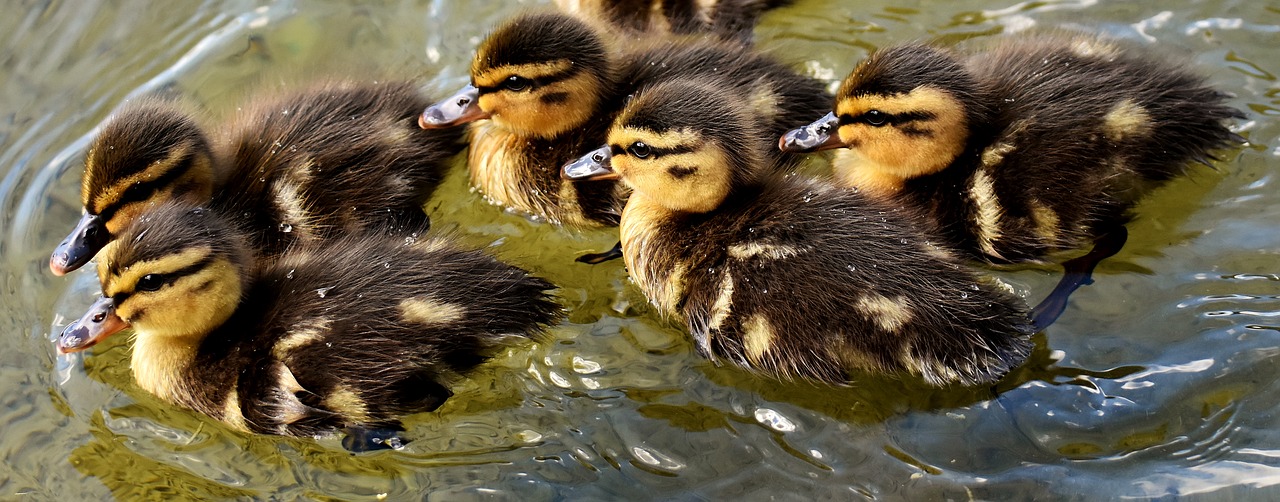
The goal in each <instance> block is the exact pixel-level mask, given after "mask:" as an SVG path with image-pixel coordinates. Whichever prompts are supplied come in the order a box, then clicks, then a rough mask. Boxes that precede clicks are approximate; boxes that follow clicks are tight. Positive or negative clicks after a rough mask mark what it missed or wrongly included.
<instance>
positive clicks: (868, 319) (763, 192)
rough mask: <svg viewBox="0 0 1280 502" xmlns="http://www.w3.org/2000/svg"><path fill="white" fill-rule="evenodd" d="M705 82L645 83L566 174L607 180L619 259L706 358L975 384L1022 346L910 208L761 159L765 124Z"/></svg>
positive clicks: (1002, 306)
mask: <svg viewBox="0 0 1280 502" xmlns="http://www.w3.org/2000/svg"><path fill="white" fill-rule="evenodd" d="M732 103H733V101H732V100H731V99H729V98H728V96H726V95H725V93H724V92H723V91H721V90H719V89H717V88H715V87H712V86H707V85H704V84H702V83H700V82H696V81H674V82H668V83H664V84H660V85H657V86H654V87H652V88H647V89H645V90H644V91H642V92H641V93H639V94H637V95H636V96H635V98H633V99H632V101H631V102H630V103H629V104H628V105H627V107H626V108H625V109H624V110H623V111H622V113H621V114H620V115H619V117H618V119H617V120H616V121H615V122H614V125H613V127H612V128H611V129H610V131H609V134H608V144H607V146H605V147H603V148H600V149H599V150H596V151H594V152H592V153H591V154H588V155H587V156H584V157H582V158H581V159H579V160H578V161H576V162H574V163H572V164H569V165H566V166H565V169H564V172H565V175H566V176H569V177H573V178H584V177H617V178H620V179H622V181H623V182H625V183H626V184H627V185H628V186H630V187H631V188H632V190H633V193H632V195H631V198H630V200H629V201H628V202H627V206H626V208H625V210H624V212H623V213H622V223H621V226H620V230H621V235H622V250H623V255H624V259H625V261H626V265H627V270H628V271H629V272H630V274H631V278H632V280H633V282H635V283H636V284H637V285H638V286H639V287H640V289H641V290H643V291H644V293H645V295H646V296H647V297H648V298H649V300H650V301H651V302H652V303H653V304H654V305H655V306H656V307H658V309H659V310H661V311H662V312H664V313H665V314H668V315H673V316H676V317H678V318H681V319H683V320H684V322H685V324H686V326H687V327H688V329H689V331H690V332H691V333H692V334H693V337H694V339H695V341H696V343H697V346H698V348H699V350H700V351H701V352H702V353H703V354H704V355H707V356H711V357H714V358H720V359H727V360H729V361H731V362H733V363H736V364H739V365H742V366H746V367H749V368H755V369H758V370H761V371H764V372H767V373H769V374H772V375H777V376H782V377H804V378H811V379H816V380H821V381H825V382H844V381H846V378H847V374H846V372H847V371H849V370H865V371H872V372H911V373H915V374H918V375H920V376H922V377H923V378H924V380H926V381H927V382H929V383H931V384H934V385H948V384H955V383H959V384H965V385H975V384H987V383H991V382H994V381H996V380H998V379H999V378H1000V377H1001V376H1002V375H1004V374H1005V373H1006V372H1008V371H1009V370H1010V369H1011V368H1013V367H1016V366H1017V365H1018V364H1020V363H1021V362H1022V361H1023V360H1024V359H1025V358H1026V356H1027V354H1028V353H1029V350H1030V347H1031V344H1030V343H1029V341H1028V338H1027V335H1028V332H1029V325H1030V322H1029V320H1028V319H1027V317H1026V309H1025V307H1024V306H1022V305H1021V304H1020V302H1019V301H1018V300H1017V299H1016V298H1014V297H1013V296H1012V295H1010V294H1009V293H1007V292H1005V291H1003V290H1001V289H999V288H995V287H992V286H990V285H987V284H985V283H984V282H983V281H982V280H980V279H979V278H978V277H977V276H976V275H974V274H973V273H971V272H969V271H967V270H966V269H964V268H962V267H961V266H960V264H959V261H958V259H957V257H956V256H955V255H954V253H953V252H952V251H951V250H950V249H949V248H948V247H946V246H945V245H940V244H938V243H936V242H935V240H934V239H933V238H932V237H931V236H930V235H928V234H926V233H924V232H923V231H922V230H921V228H920V227H921V225H919V224H917V223H915V222H914V219H915V218H916V217H917V216H918V215H916V214H915V213H914V212H912V211H911V210H907V209H903V208H901V207H897V206H891V205H887V204H883V203H880V202H878V201H875V200H872V199H870V198H868V197H865V196H862V195H860V194H857V193H853V192H850V191H846V190H843V189H840V188H838V187H835V186H833V185H830V184H826V183H820V182H817V181H815V180H811V179H806V178H802V177H797V176H783V175H779V174H777V173H776V172H773V170H772V169H770V166H768V165H766V162H767V160H766V159H768V156H767V155H766V151H767V150H771V149H773V144H774V141H775V138H776V137H774V136H772V135H770V134H768V133H767V132H766V131H764V130H761V129H759V128H758V127H756V126H755V121H754V117H752V116H751V115H750V113H748V112H747V111H745V110H742V109H741V108H740V107H734V106H733V105H732Z"/></svg>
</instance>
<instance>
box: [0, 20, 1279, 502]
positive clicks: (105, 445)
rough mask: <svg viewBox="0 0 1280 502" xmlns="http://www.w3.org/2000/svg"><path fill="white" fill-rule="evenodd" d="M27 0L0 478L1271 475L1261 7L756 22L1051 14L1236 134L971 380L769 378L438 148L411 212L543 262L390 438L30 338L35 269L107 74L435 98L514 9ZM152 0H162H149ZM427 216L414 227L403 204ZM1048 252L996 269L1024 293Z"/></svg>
mask: <svg viewBox="0 0 1280 502" xmlns="http://www.w3.org/2000/svg"><path fill="white" fill-rule="evenodd" d="M347 3H348V2H332V3H330V2H318V1H297V2H277V3H269V4H266V5H265V6H260V5H258V4H256V3H253V2H247V1H236V0H209V1H207V2H204V3H203V4H196V3H185V2H184V3H179V4H175V5H172V6H168V7H166V8H165V9H155V8H151V7H150V5H149V3H148V2H142V1H137V0H124V1H119V2H92V1H88V2H71V3H58V2H52V3H38V2H23V3H21V4H19V5H20V6H21V7H20V8H17V7H14V6H12V5H11V6H8V7H6V9H5V10H6V12H5V15H4V16H0V37H4V38H5V40H4V41H5V43H4V45H3V47H5V49H3V53H0V172H3V173H4V176H3V178H0V215H2V218H0V235H3V238H0V250H3V252H2V253H0V256H2V257H3V270H2V271H0V281H2V290H3V294H4V301H3V305H2V306H0V309H2V310H0V328H3V329H0V346H3V347H4V350H3V351H0V382H3V383H0V423H3V424H6V426H5V433H4V434H3V436H2V437H0V457H2V458H3V460H4V461H3V462H2V463H0V498H4V499H10V498H19V496H22V498H24V499H35V500H46V499H47V500H53V499H59V500H82V499H102V498H108V497H116V498H121V499H134V498H139V497H144V496H145V497H155V498H160V497H179V498H201V499H205V498H215V499H225V498H267V497H278V498H280V499H295V498H300V497H303V498H317V499H328V498H333V499H376V498H380V497H385V498H387V499H389V500H400V499H408V498H414V499H421V498H429V499H435V500H454V499H458V498H462V497H464V496H465V497H467V498H481V497H486V498H487V497H497V498H505V499H516V498H519V499H521V500H545V499H555V498H595V499H614V498H624V497H625V498H649V497H652V498H681V499H692V498H704V497H705V498H730V497H737V496H748V497H751V498H765V497H775V498H781V499H804V500H808V499H812V498H815V497H821V496H826V497H829V498H837V499H853V498H884V499H900V498H912V499H920V498H925V497H929V498H939V497H946V498H954V499H965V498H979V499H1009V498H1019V499H1021V498H1031V497H1036V498H1041V499H1059V498H1065V499H1072V498H1075V499H1098V498H1117V497H1135V498H1157V497H1165V496H1168V495H1175V494H1176V495H1182V496H1191V497H1190V498H1202V499H1213V500H1218V499H1271V498H1275V497H1276V496H1277V493H1280V488H1277V487H1276V485H1277V484H1278V483H1280V433H1277V432H1275V431H1280V413H1277V412H1278V411H1280V406H1278V402H1280V388H1278V387H1280V384H1278V383H1277V382H1280V367H1278V366H1277V364H1276V363H1277V361H1278V360H1280V359H1278V358H1280V343H1278V342H1280V321H1278V320H1277V319H1280V297H1278V296H1277V295H1278V293H1277V292H1278V291H1280V232H1277V231H1276V229H1275V222H1276V221H1280V207H1278V206H1277V205H1276V204H1275V203H1274V200H1275V197H1274V195H1273V192H1272V190H1274V187H1273V186H1272V182H1273V181H1274V178H1275V177H1276V176H1277V174H1278V173H1280V141H1277V136H1280V121H1278V120H1277V116H1280V86H1278V85H1277V83H1276V77H1275V75H1276V73H1277V72H1280V55H1277V53H1276V51H1275V48H1276V47H1280V8H1277V7H1274V6H1268V5H1266V3H1265V2H1246V1H1213V2H1192V1H1189V0H1180V1H1170V2H1160V3H1156V2H1097V1H1090V0H1077V1H1039V2H1026V3H1016V4H1015V3H1008V2H1006V3H997V2H991V1H989V0H986V1H963V2H911V1H896V2H881V1H862V2H843V1H836V0H799V1H797V2H796V5H794V6H793V7H789V8H787V9H784V10H782V11H779V12H775V13H772V14H770V15H769V16H768V17H767V18H766V19H765V22H764V24H763V25H762V26H761V27H760V29H759V30H758V31H757V33H758V39H759V40H760V42H761V44H762V45H763V46H764V47H766V48H767V49H768V50H771V51H773V52H774V53H776V54H777V55H779V56H781V57H784V58H786V59H788V60H789V61H792V62H794V63H795V64H796V65H797V66H798V67H801V68H804V69H805V70H806V71H808V72H810V73H811V74H813V75H815V76H817V77H819V78H824V79H828V80H831V81H835V80H836V79H839V78H842V77H843V76H844V75H845V73H847V71H848V70H849V68H850V67H851V66H852V65H853V64H854V63H855V62H856V61H858V60H859V59H861V58H862V57H863V56H865V54H866V53H867V51H868V50H870V49H872V48H874V47H878V46H882V45H886V44H889V43H893V42H896V41H902V40H911V39H920V38H933V37H940V38H942V39H945V40H949V41H960V40H964V39H968V38H972V37H982V36H989V35H994V34H997V33H1000V32H1005V31H1016V30H1020V29H1025V28H1027V27H1032V26H1059V25H1066V26H1077V27H1086V28H1089V29H1096V30H1100V31H1104V32H1107V33H1110V34H1112V35H1115V36H1119V37H1124V38H1130V39H1134V40H1139V41H1147V42H1149V43H1152V44H1158V45H1159V46H1160V47H1161V48H1163V49H1166V50H1170V51H1174V52H1179V53H1185V54H1189V55H1192V56H1193V58H1194V61H1195V63H1196V64H1197V65H1199V66H1200V67H1201V68H1202V69H1203V71H1205V72H1206V73H1208V74H1210V75H1212V78H1213V81H1214V82H1215V83H1217V84H1218V85H1219V86H1220V87H1221V88H1222V89H1224V90H1227V91H1230V92H1232V93H1235V94H1236V95H1237V96H1238V97H1237V98H1236V99H1234V100H1233V103H1234V104H1235V105H1236V106H1238V107H1240V108H1241V109H1245V110H1248V112H1249V115H1250V117H1249V119H1247V120H1245V121H1242V122H1241V123H1240V132H1241V134H1243V135H1245V136H1247V137H1248V138H1249V139H1250V141H1251V145H1250V146H1249V147H1247V148H1244V149H1242V150H1241V151H1239V152H1232V153H1230V154H1228V155H1227V156H1226V158H1225V159H1224V161H1223V162H1221V163H1219V164H1217V165H1216V169H1208V168H1195V169H1194V174H1193V175H1192V176H1190V177H1188V178H1186V179H1183V180H1179V181H1177V182H1175V183H1173V184H1172V185H1170V186H1169V187H1167V188H1166V189H1164V190H1161V191H1160V192H1158V193H1156V194H1155V195H1154V196H1153V197H1151V198H1149V199H1148V200H1147V201H1146V202H1145V203H1144V204H1142V206H1141V207H1140V208H1139V211H1138V213H1139V218H1138V220H1137V221H1136V222H1134V223H1133V224H1132V225H1131V226H1130V235H1131V239H1130V241H1129V243H1128V245H1127V246H1126V247H1125V249H1124V251H1122V252H1121V253H1120V254H1119V255H1117V256H1116V257H1113V258H1111V259H1108V260H1107V261H1105V262H1103V264H1102V265H1101V267H1100V269H1099V272H1098V274H1097V276H1096V278H1097V282H1096V283H1095V284H1093V285H1091V286H1088V287H1085V288H1083V289H1081V290H1080V291H1079V292H1077V293H1076V294H1075V296H1074V298H1073V301H1072V303H1071V305H1070V307H1069V308H1068V309H1067V311H1066V313H1065V314H1064V316H1063V318H1062V319H1061V320H1060V321H1059V322H1058V323H1057V324H1055V325H1054V326H1052V327H1051V328H1049V329H1048V330H1047V331H1046V332H1044V333H1042V334H1040V335H1037V336H1036V338H1035V342H1036V346H1037V349H1036V351H1035V353H1034V354H1033V356H1032V360H1031V362H1030V363H1028V364H1027V365H1026V366H1025V367H1024V368H1023V369H1021V370H1020V371H1019V372H1018V373H1017V374H1016V375H1014V376H1013V377H1011V378H1009V379H1008V380H1006V381H1005V382H1003V383H1001V384H1000V385H998V386H996V388H994V389H972V390H954V389H950V390H935V389H929V388H926V387H923V386H921V385H919V384H916V383H914V382H911V381H907V382H903V381H898V380H893V379H887V378H886V379H876V378H860V379H858V380H857V381H855V382H854V383H853V384H851V385H850V386H848V387H842V388H836V387H818V386H813V385H808V384H800V383H780V382H776V381H772V380H768V379H762V378H757V377H754V376H753V375H751V374H748V373H746V372H743V371H740V370H736V369H732V368H721V367H716V366H715V365H714V364H712V363H709V362H707V361H705V360H703V359H701V358H699V357H697V356H696V355H694V353H693V347H692V345H691V343H690V341H689V339H688V337H687V336H685V335H684V334H683V332H682V331H681V330H680V329H679V327H678V326H676V325H675V324H673V323H670V322H667V321H664V320H663V319H661V318H659V317H658V316H657V315H655V313H654V312H653V311H652V310H651V309H650V308H649V307H648V305H647V303H646V302H645V300H644V298H643V297H642V296H640V294H639V293H638V292H637V291H636V290H635V289H634V288H633V287H632V286H630V285H629V284H628V282H627V279H626V275H625V272H624V271H623V269H622V267H621V264H619V263H616V262H615V263H610V264H605V265H600V266H595V267H589V266H585V265H580V264H576V263H573V262H572V257H574V256H577V255H579V254H581V253H583V252H588V251H599V250H602V249H607V247H608V246H610V245H612V243H613V242H614V240H615V239H616V237H615V236H614V235H610V234H609V233H608V232H603V231H601V232H593V233H588V234H582V235H574V234H569V233H566V232H562V231H559V230H557V229H555V228H552V227H549V226H547V225H545V224H540V223H537V222H532V221H529V220H527V219H525V218H522V217H519V216H516V215H512V214H507V213H506V212H504V211H502V210H501V209H500V208H497V207H494V206H490V205H488V204H486V203H485V202H484V201H483V199H482V196H481V195H480V194H476V193H474V192H472V191H470V190H468V188H467V186H466V181H465V176H464V175H463V172H462V170H461V166H460V165H459V166H458V169H455V170H454V172H453V174H452V175H451V176H450V178H449V179H448V180H447V181H446V183H445V185H444V186H443V187H442V188H441V189H440V190H438V192H437V194H438V196H437V197H436V198H435V199H434V200H433V201H432V202H431V203H430V205H429V209H430V210H431V212H432V216H433V219H434V221H435V222H436V228H437V229H438V230H441V231H449V232H452V233H454V234H456V235H457V236H458V237H459V238H460V239H462V240H463V241H464V242H466V243H467V244H469V245H472V246H476V247H487V248H489V249H490V250H491V251H492V252H494V253H495V254H497V255H499V256H500V257H502V258H504V259H507V260H509V261H512V262H514V263H518V264H521V265H523V266H525V267H528V268H530V269H532V270H534V271H536V272H537V273H539V274H542V275H544V276H546V277H548V278H549V279H551V280H552V281H554V282H556V283H557V284H558V285H560V286H561V287H562V289H561V290H560V295H561V297H562V298H563V300H564V302H565V304H566V307H567V308H568V309H569V311H570V315H569V318H568V320H567V321H566V322H565V323H563V324H562V325H560V326H558V327H556V328H555V330H554V332H553V334H554V339H553V340H552V341H551V342H548V343H546V344H543V345H541V346H535V345H524V346H518V347H515V348H513V349H511V350H509V351H507V352H506V353H504V354H502V355H500V356H499V357H498V358H497V359H496V360H495V361H494V362H493V363H491V364H488V365H486V366H484V367H483V368H482V370H481V371H479V372H478V373H477V374H476V375H475V376H474V378H472V379H471V380H469V381H467V382H465V383H463V384H462V385H461V387H459V388H458V389H456V391H457V395H456V396H455V397H454V398H453V399H452V400H450V401H449V402H448V403H446V404H445V405H444V406H443V407H441V408H440V409H439V410H438V411H436V412H432V413H424V414H420V415H415V416H412V417H409V419H408V420H407V422H406V423H407V425H408V426H409V430H410V435H411V437H412V438H414V439H415V440H414V441H413V442H412V443H410V444H409V445H407V446H406V447H405V448H404V449H403V450H399V451H391V452H380V453H374V454H366V455H359V456H353V455H350V454H348V453H347V452H345V451H343V450H342V449H341V447H340V446H339V444H338V441H337V440H336V439H326V440H320V441H315V440H310V439H305V440H303V439H280V438H273V437H263V436H249V435H244V434H240V433H236V432H232V431H229V430H227V429H225V428H223V427H222V426H220V425H218V424H217V423H215V422H212V421H210V420H207V419H205V418H203V417H201V416H198V415H195V414H192V413H188V412H185V411H182V410H178V409H175V408H173V407H171V406H167V405H165V404H163V403H160V402H158V401H156V400H155V399H154V398H152V397H150V396H149V395H147V394H146V393H145V392H143V391H141V390H139V389H138V388H137V387H136V386H135V385H134V384H133V383H132V379H131V377H130V374H129V370H128V350H127V346H126V345H127V344H126V342H127V340H126V339H125V338H126V337H116V339H114V340H109V341H108V342H106V343H105V344H104V345H103V346H100V347H97V348H95V349H94V350H93V351H91V353H90V355H88V356H87V357H82V356H73V357H58V356H56V354H55V351H54V349H53V346H52V344H51V343H50V341H49V340H50V339H51V337H52V336H54V335H55V334H56V333H57V332H58V331H59V330H60V329H61V327H62V326H63V325H65V324H66V323H67V322H68V321H69V319H68V318H69V317H74V316H77V315H79V314H80V313H81V312H82V311H83V309H84V307H85V306H86V305H88V304H89V302H90V301H91V298H92V296H93V295H94V294H95V292H96V287H97V284H96V279H95V278H94V277H93V275H92V273H91V272H90V271H87V270H86V271H81V272H77V273H74V274H71V275H70V276H69V277H67V278H55V277H53V276H52V275H51V274H49V273H48V271H47V269H46V262H47V258H48V253H49V251H50V250H51V249H52V248H53V247H54V246H55V245H56V244H57V242H58V241H59V240H60V239H61V238H62V237H63V235H64V234H65V232H66V231H67V230H68V229H69V228H70V227H71V225H72V224H73V223H74V221H75V220H76V218H77V217H78V213H79V211H80V209H79V205H80V204H79V200H78V189H79V176H80V168H79V162H80V159H81V157H82V155H83V148H84V146H85V143H86V138H87V137H88V135H89V134H90V133H91V132H92V130H93V128H94V127H95V126H96V125H97V124H98V123H100V122H101V120H102V119H103V118H104V117H105V116H106V115H107V114H108V113H109V112H110V111H111V110H112V108H113V107H114V106H115V105H116V104H117V103H119V102H120V101H121V100H122V99H124V98H125V97H127V96H129V95H132V94H135V93H140V92H164V93H173V94H177V95H181V96H183V97H184V98H185V99H186V100H187V101H189V102H192V103H194V104H195V106H197V107H201V108H206V109H208V110H209V111H210V114H211V115H212V116H214V117H217V116H219V115H220V114H221V113H224V112H225V111H226V110H228V108H229V107H231V106H234V103H235V102H236V101H237V99H238V98H239V97H241V96H243V95H244V93H246V92H248V91H250V90H252V89H255V88H262V87H271V86H278V85H281V84H282V83H288V82H300V81H305V80H306V79H307V78H310V77H314V76H319V75H329V74H334V73H339V74H341V73H349V74H356V75H367V74H378V73H380V74H385V75H406V76H410V77H416V78H419V79H420V80H421V81H422V82H424V85H425V87H426V88H427V89H428V90H430V91H433V92H435V93H437V94H442V93H443V92H445V91H449V90H452V89H453V88H455V87H457V86H460V85H461V84H462V83H463V82H464V81H465V79H466V78H465V75H466V65H467V63H468V60H469V57H470V51H471V49H472V47H473V46H474V44H475V43H476V42H478V41H479V38H480V37H481V36H482V35H483V33H484V32H485V31H486V30H487V29H488V27H489V26H491V25H492V24H493V23H495V22H497V21H498V20H500V19H502V18H504V17H505V16H508V15H510V14H511V13H513V12H515V11H516V10H518V9H520V8H522V6H520V5H517V4H505V3H504V4H495V5H488V6H482V7H475V6H471V5H469V4H470V2H462V1H435V2H377V3H368V5H361V6H352V5H347ZM161 12H163V14H162V13H161ZM433 231H437V230H433ZM1055 272H1056V271H1055V269H1053V268H1052V267H1044V268H1029V269H1019V270H1007V271H999V272H997V275H998V276H999V277H1000V278H1001V279H1003V280H1004V281H1005V282H1007V283H1009V284H1010V285H1011V286H1012V287H1013V288H1014V289H1015V290H1016V291H1018V292H1019V293H1020V294H1022V295H1024V296H1026V297H1028V298H1029V299H1030V300H1033V301H1034V300H1037V299H1039V297H1040V296H1041V295H1043V294H1045V293H1047V292H1048V291H1049V289H1050V288H1051V287H1052V285H1053V283H1054V282H1055V281H1056V277H1055V275H1054V274H1055Z"/></svg>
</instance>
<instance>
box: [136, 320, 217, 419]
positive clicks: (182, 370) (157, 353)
mask: <svg viewBox="0 0 1280 502" xmlns="http://www.w3.org/2000/svg"><path fill="white" fill-rule="evenodd" d="M200 342H201V339H200V337H195V336H182V337H172V336H157V335H151V334H148V333H145V332H138V335H137V340H135V341H134V344H133V357H132V360H131V362H132V364H133V378H134V380H135V381H137V382H138V386H139V387H142V388H143V389H145V390H146V391H147V392H150V393H152V394H155V395H156V396H158V397H160V398H161V399H164V400H166V401H169V402H171V403H176V404H183V405H187V406H190V405H191V402H192V396H191V395H190V392H189V390H188V389H187V388H186V386H184V385H183V382H185V381H187V378H186V373H187V370H188V368H190V366H191V364H192V363H193V362H194V361H195V358H196V352H197V351H198V350H199V348H200Z"/></svg>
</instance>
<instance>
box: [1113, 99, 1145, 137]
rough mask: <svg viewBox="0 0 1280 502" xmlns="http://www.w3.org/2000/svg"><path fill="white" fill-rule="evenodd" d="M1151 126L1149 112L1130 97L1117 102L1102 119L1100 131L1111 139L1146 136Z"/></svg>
mask: <svg viewBox="0 0 1280 502" xmlns="http://www.w3.org/2000/svg"><path fill="white" fill-rule="evenodd" d="M1151 127H1152V124H1151V114H1150V113H1148V112H1147V110H1146V109H1145V108H1143V107H1142V105H1139V104H1137V103H1134V102H1133V100H1131V99H1126V100H1124V101H1121V102H1119V103H1117V104H1116V106H1115V107H1113V108H1112V109H1111V111H1110V112H1107V115H1106V117H1103V119H1102V132H1103V134H1105V135H1106V136H1107V138H1108V139H1110V140H1112V141H1124V140H1125V139H1127V138H1130V137H1135V136H1136V137H1142V136H1146V135H1148V134H1150V133H1151Z"/></svg>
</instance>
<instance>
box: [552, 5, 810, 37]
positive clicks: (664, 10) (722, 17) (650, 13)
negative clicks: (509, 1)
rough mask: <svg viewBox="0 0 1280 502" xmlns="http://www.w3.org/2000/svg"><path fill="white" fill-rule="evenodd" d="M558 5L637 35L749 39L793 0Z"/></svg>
mask: <svg viewBox="0 0 1280 502" xmlns="http://www.w3.org/2000/svg"><path fill="white" fill-rule="evenodd" d="M555 3H556V5H558V6H559V7H560V9H561V10H563V11H565V12H571V13H574V14H577V15H579V16H581V17H585V18H588V19H597V20H602V21H604V22H607V23H609V24H610V25H612V26H615V27H617V28H621V29H623V30H629V31H632V32H634V33H637V34H643V35H654V34H669V35H711V36H716V37H720V38H724V39H727V40H743V41H746V40H750V38H751V34H752V33H751V32H752V29H753V28H755V25H756V23H757V22H758V21H759V19H760V16H761V15H762V14H764V12H765V11H768V10H770V9H775V8H778V7H781V6H784V5H787V4H789V3H791V2H790V0H675V1H673V0H556V2H555Z"/></svg>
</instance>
